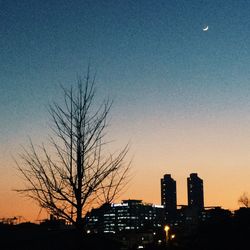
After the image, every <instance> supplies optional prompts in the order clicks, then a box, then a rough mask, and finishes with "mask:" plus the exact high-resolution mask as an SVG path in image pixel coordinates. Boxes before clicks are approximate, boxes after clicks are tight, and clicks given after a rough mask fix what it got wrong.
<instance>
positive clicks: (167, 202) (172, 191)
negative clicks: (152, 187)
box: [161, 174, 177, 223]
mask: <svg viewBox="0 0 250 250" xmlns="http://www.w3.org/2000/svg"><path fill="white" fill-rule="evenodd" d="M161 204H162V205H163V206H164V211H165V220H166V223H171V221H174V220H175V216H176V209H177V207H176V206H177V204H176V181H175V180H174V179H173V178H172V177H171V175H170V174H165V175H164V176H163V178H162V179H161Z"/></svg>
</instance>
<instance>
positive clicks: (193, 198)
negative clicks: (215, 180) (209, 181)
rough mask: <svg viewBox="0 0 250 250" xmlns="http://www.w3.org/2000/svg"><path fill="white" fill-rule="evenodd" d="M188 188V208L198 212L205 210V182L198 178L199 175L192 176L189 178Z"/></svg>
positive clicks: (193, 174)
mask: <svg viewBox="0 0 250 250" xmlns="http://www.w3.org/2000/svg"><path fill="white" fill-rule="evenodd" d="M187 188H188V207H190V208H192V209H195V210H198V211H200V210H202V209H203V208H204V193H203V180H202V179H201V178H199V177H198V174H196V173H192V174H190V176H189V177H188V178H187Z"/></svg>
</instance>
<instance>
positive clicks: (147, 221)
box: [86, 200, 164, 233]
mask: <svg viewBox="0 0 250 250" xmlns="http://www.w3.org/2000/svg"><path fill="white" fill-rule="evenodd" d="M163 224H164V209H163V206H160V205H152V204H145V203H143V202H142V201H141V200H123V201H122V203H120V204H104V205H103V206H102V207H100V208H97V209H92V210H91V212H90V213H88V214H87V216H86V231H87V232H89V233H119V232H120V233H122V232H124V231H127V232H128V231H147V230H154V229H155V230H157V229H161V228H163Z"/></svg>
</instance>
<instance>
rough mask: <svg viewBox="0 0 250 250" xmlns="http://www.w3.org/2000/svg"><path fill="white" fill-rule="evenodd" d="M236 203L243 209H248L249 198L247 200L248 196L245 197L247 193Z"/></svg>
mask: <svg viewBox="0 0 250 250" xmlns="http://www.w3.org/2000/svg"><path fill="white" fill-rule="evenodd" d="M238 202H239V204H242V205H243V206H245V207H247V208H248V207H249V205H250V198H249V196H248V195H247V193H243V194H242V195H241V196H240V198H239V200H238Z"/></svg>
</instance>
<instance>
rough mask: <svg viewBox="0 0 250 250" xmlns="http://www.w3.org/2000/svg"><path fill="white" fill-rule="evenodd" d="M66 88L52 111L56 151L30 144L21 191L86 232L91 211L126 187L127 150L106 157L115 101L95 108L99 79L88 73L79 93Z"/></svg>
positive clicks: (22, 165)
mask: <svg viewBox="0 0 250 250" xmlns="http://www.w3.org/2000/svg"><path fill="white" fill-rule="evenodd" d="M62 89H63V93H64V103H63V104H62V105H59V104H57V103H53V104H52V105H50V106H49V113H50V115H51V118H52V127H51V128H52V130H53V132H54V135H53V136H51V137H50V146H52V147H51V148H52V149H53V150H54V151H50V149H49V147H46V146H44V145H42V146H41V147H39V148H37V147H35V146H34V144H33V143H32V141H31V140H30V147H28V148H27V147H24V148H23V151H22V153H21V154H20V157H21V160H20V162H17V166H18V170H19V171H20V173H21V174H22V176H23V177H24V179H25V184H26V185H25V187H24V188H22V189H18V190H17V191H18V192H20V193H22V194H24V195H26V196H29V197H31V198H32V199H34V200H36V201H37V202H38V204H39V205H40V206H41V207H42V208H45V209H46V210H47V211H48V212H49V213H51V214H53V215H54V216H57V217H58V218H64V219H66V220H67V221H69V222H71V223H73V224H74V225H75V226H76V227H77V228H78V229H82V226H83V217H84V215H85V213H86V212H87V210H88V209H89V208H90V206H94V205H101V204H103V203H106V202H111V201H112V200H113V199H114V198H115V197H116V195H117V194H118V193H119V192H120V191H121V189H122V188H123V187H124V185H125V184H126V182H127V176H128V170H129V168H130V167H129V166H130V164H127V163H126V162H125V156H126V155H127V152H128V146H125V147H124V148H123V149H122V150H120V151H119V152H117V153H112V154H110V153H108V154H107V150H106V149H107V147H106V146H107V143H106V142H105V141H104V136H105V134H106V128H107V116H108V114H109V111H110V108H111V105H112V102H111V101H109V100H105V101H104V102H103V103H102V104H101V105H100V106H98V107H97V108H96V105H95V103H94V97H95V79H94V78H93V79H92V78H91V77H90V73H89V70H88V73H87V76H86V77H85V78H84V79H82V78H79V79H78V80H77V88H73V87H71V89H65V88H62Z"/></svg>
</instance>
